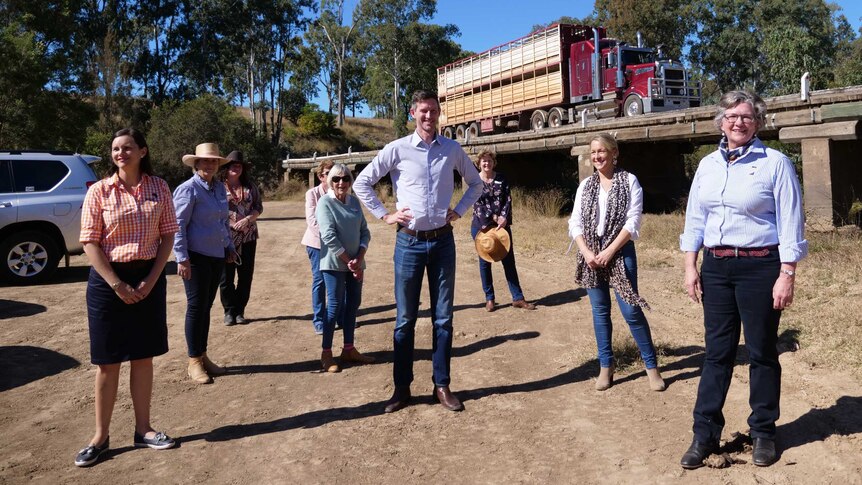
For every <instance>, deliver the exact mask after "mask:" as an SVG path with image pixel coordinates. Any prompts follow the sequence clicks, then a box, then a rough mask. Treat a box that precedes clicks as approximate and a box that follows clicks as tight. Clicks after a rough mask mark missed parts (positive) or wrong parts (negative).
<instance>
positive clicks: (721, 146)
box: [718, 135, 757, 162]
mask: <svg viewBox="0 0 862 485" xmlns="http://www.w3.org/2000/svg"><path fill="white" fill-rule="evenodd" d="M756 139H757V136H752V137H751V140H748V143H746V144H745V145H742V146H741V147H736V148H734V149H733V150H731V149H730V148H728V147H727V135H721V141H719V142H718V151H720V152H721V156H723V157H724V161H725V162H735V161H736V160H737V159H740V158H742V157H744V156H746V155H748V151H749V150H750V149H751V146H752V145H754V140H756Z"/></svg>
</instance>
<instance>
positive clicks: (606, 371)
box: [596, 364, 614, 391]
mask: <svg viewBox="0 0 862 485" xmlns="http://www.w3.org/2000/svg"><path fill="white" fill-rule="evenodd" d="M612 385H614V365H613V364H611V366H610V367H602V368H601V370H600V371H599V378H598V379H596V390H597V391H606V390H608V389H610V387H611V386H612Z"/></svg>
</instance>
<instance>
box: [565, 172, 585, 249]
mask: <svg viewBox="0 0 862 485" xmlns="http://www.w3.org/2000/svg"><path fill="white" fill-rule="evenodd" d="M584 185H586V181H585V180H584V181H581V183H580V184H578V190H577V191H576V192H575V203H574V207H573V208H572V217H569V236H571V238H572V239H575V238H577V237H578V236H580V235H581V234H583V233H584V225H583V223H582V222H581V200H582V199H583V193H584Z"/></svg>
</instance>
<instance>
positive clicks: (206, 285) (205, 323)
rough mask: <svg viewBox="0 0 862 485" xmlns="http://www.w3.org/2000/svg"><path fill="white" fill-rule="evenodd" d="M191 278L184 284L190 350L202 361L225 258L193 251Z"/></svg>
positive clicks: (187, 336) (184, 281)
mask: <svg viewBox="0 0 862 485" xmlns="http://www.w3.org/2000/svg"><path fill="white" fill-rule="evenodd" d="M189 262H190V265H191V273H192V275H191V278H189V279H188V280H183V286H185V288H186V298H187V299H188V305H187V306H186V346H187V347H188V351H189V357H200V356H202V355H203V354H204V353H205V352H206V351H207V341H208V340H209V334H210V310H212V307H213V302H214V301H215V297H216V293H217V292H218V288H219V282H220V281H221V276H222V271H223V270H224V258H215V257H212V256H206V255H203V254H200V253H196V252H194V251H189Z"/></svg>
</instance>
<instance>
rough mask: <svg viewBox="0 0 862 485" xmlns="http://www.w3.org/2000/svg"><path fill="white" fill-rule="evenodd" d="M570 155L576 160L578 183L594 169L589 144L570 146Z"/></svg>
mask: <svg viewBox="0 0 862 485" xmlns="http://www.w3.org/2000/svg"><path fill="white" fill-rule="evenodd" d="M571 155H572V158H575V159H577V161H578V183H580V182H582V181H583V180H584V179H585V178H587V177H589V176H590V175H592V174H593V172H594V171H595V169H594V168H593V162H591V161H590V146H589V145H581V146H576V147H572V151H571Z"/></svg>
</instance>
